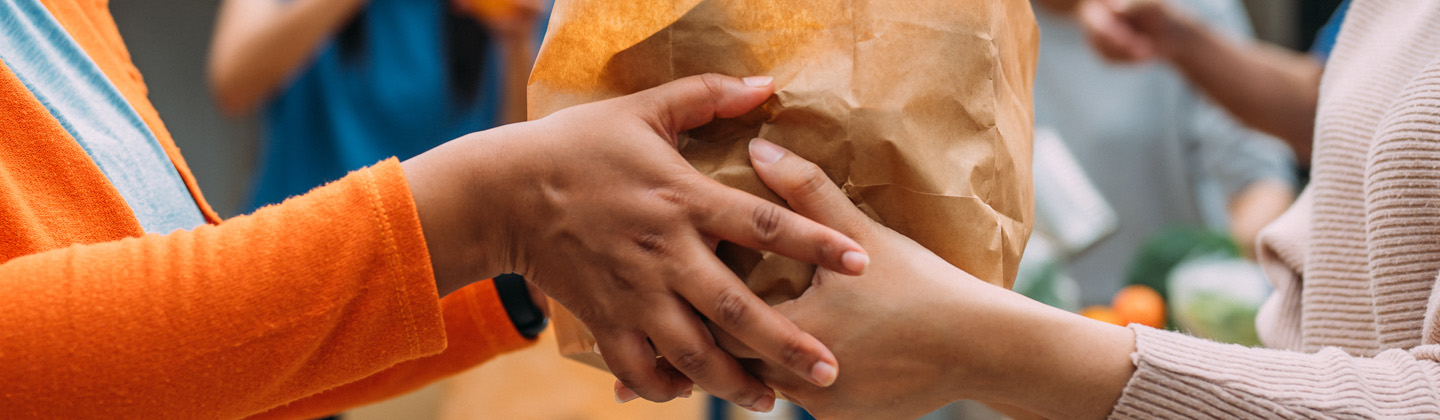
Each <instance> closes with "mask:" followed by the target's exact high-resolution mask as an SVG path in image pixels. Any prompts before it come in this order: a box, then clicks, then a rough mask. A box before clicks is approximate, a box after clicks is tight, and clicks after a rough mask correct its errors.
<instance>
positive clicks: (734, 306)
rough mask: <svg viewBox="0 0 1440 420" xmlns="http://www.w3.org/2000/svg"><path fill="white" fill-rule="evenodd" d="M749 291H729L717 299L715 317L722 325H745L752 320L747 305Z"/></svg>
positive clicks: (721, 293) (722, 293)
mask: <svg viewBox="0 0 1440 420" xmlns="http://www.w3.org/2000/svg"><path fill="white" fill-rule="evenodd" d="M749 293H750V292H749V290H748V289H746V291H744V292H741V291H739V290H737V289H733V288H732V289H727V290H725V291H723V292H720V295H719V296H717V297H716V298H715V317H716V319H715V320H716V321H718V322H719V323H720V325H729V326H738V325H744V324H745V322H746V321H748V320H749V318H750V307H749V306H748V305H746V302H747V299H746V295H747V294H749Z"/></svg>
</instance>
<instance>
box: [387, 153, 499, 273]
mask: <svg viewBox="0 0 1440 420" xmlns="http://www.w3.org/2000/svg"><path fill="white" fill-rule="evenodd" d="M509 137H511V136H510V135H508V134H507V133H504V132H501V130H500V129H495V130H488V131H483V132H478V133H472V134H469V135H466V136H464V137H461V138H458V139H455V140H452V141H450V142H447V143H445V144H442V145H440V146H439V147H436V148H434V149H431V150H430V151H427V152H425V153H423V154H421V155H419V156H416V157H414V158H411V159H409V160H406V161H405V162H404V163H402V167H403V168H404V170H405V176H406V179H407V181H409V183H410V189H411V194H412V196H413V198H414V200H415V207H416V210H417V212H418V213H419V216H420V224H421V227H422V229H423V230H424V233H425V244H426V247H427V249H428V251H429V254H430V263H431V267H432V269H433V272H434V274H435V282H436V287H437V289H438V290H439V292H440V295H441V296H442V297H443V296H445V295H446V294H448V293H450V292H453V291H455V290H458V289H460V288H461V287H464V286H466V285H468V284H470V283H473V282H475V281H480V280H484V279H487V278H491V277H495V276H497V275H500V274H503V273H509V272H514V271H516V270H515V267H516V264H515V255H516V254H517V252H515V251H514V249H515V245H516V241H515V238H517V237H518V236H519V235H518V234H517V233H515V232H513V230H514V229H515V226H514V225H515V224H514V223H513V220H514V216H513V215H514V214H516V213H515V212H514V210H515V207H516V206H515V205H514V203H515V202H517V201H518V200H520V199H521V197H517V196H516V193H517V192H520V191H523V190H521V189H520V188H519V187H520V186H522V185H523V181H521V180H519V179H516V178H517V176H523V175H522V174H520V172H522V168H523V167H524V165H523V164H521V162H520V161H519V159H516V158H515V156H516V155H517V153H515V152H513V151H511V150H509V149H511V148H512V147H511V145H510V143H514V141H511V140H510V139H509ZM520 179H523V178H520Z"/></svg>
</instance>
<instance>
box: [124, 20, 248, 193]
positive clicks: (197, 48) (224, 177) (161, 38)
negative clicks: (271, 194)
mask: <svg viewBox="0 0 1440 420" xmlns="http://www.w3.org/2000/svg"><path fill="white" fill-rule="evenodd" d="M218 6H219V2H218V1H187V0H115V1H111V2H110V13H111V14H113V15H114V16H115V23H116V24H117V25H118V26H119V27H120V34H121V36H123V37H124V38H125V45H126V46H128V47H129V49H130V57H131V59H132V60H133V61H134V62H135V65H136V66H137V67H139V68H140V72H141V73H142V74H144V75H145V83H146V85H148V87H149V88H150V101H151V102H152V103H154V104H155V108H156V109H158V110H159V111H160V118H162V119H164V120H165V126H166V127H168V128H169V129H170V132H171V134H173V135H174V137H175V143H176V144H178V145H179V146H180V149H181V150H182V151H183V152H184V155H185V161H186V163H188V164H189V165H190V169H191V170H192V171H194V172H195V178H196V180H197V181H199V183H200V188H201V189H202V190H203V191H204V192H205V198H206V199H207V200H209V201H210V204H211V205H212V206H214V207H215V210H216V211H218V212H220V215H221V216H225V217H229V216H233V215H235V212H236V210H237V209H238V208H239V206H240V199H241V198H242V197H243V195H244V194H245V191H246V188H248V185H249V180H250V172H251V170H252V165H254V160H255V149H256V145H257V142H256V124H255V123H254V122H253V121H232V120H227V119H226V118H225V117H222V116H221V115H220V112H219V111H218V110H217V109H216V107H215V104H214V103H213V102H212V101H211V100H210V93H209V91H208V90H207V88H206V87H205V55H206V51H207V50H208V49H209V44H210V30H211V28H212V27H213V26H214V23H215V10H216V8H217V7H218Z"/></svg>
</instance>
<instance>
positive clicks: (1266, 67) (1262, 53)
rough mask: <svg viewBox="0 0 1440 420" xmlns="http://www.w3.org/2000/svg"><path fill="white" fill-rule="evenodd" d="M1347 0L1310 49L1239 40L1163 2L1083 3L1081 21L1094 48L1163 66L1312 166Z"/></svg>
mask: <svg viewBox="0 0 1440 420" xmlns="http://www.w3.org/2000/svg"><path fill="white" fill-rule="evenodd" d="M1349 8H1350V1H1349V0H1346V1H1345V2H1342V3H1341V4H1340V6H1339V8H1338V9H1336V11H1335V13H1334V14H1333V15H1332V16H1331V18H1330V20H1329V22H1328V23H1326V24H1325V26H1324V27H1323V28H1321V30H1320V33H1319V34H1318V35H1317V36H1316V40H1315V44H1314V46H1313V47H1312V48H1311V50H1310V53H1309V54H1303V53H1298V52H1293V51H1290V50H1287V49H1284V48H1280V47H1277V46H1274V45H1269V44H1266V43H1262V42H1253V41H1250V40H1249V39H1247V38H1236V37H1234V36H1232V35H1230V34H1228V33H1227V31H1225V30H1224V29H1223V28H1215V27H1212V25H1211V23H1210V22H1208V21H1207V20H1206V19H1204V18H1201V17H1198V16H1195V15H1192V14H1191V13H1188V12H1186V11H1185V10H1182V9H1181V8H1178V7H1176V5H1175V4H1172V3H1171V2H1169V1H1164V0H1138V1H1128V2H1122V1H1112V0H1084V1H1082V2H1080V4H1079V5H1078V6H1077V7H1076V14H1077V16H1079V21H1080V22H1081V24H1082V25H1083V27H1084V28H1085V34H1086V36H1087V38H1088V39H1089V40H1090V43H1091V44H1092V45H1093V46H1094V47H1095V49H1096V50H1097V51H1098V52H1099V53H1100V54H1102V55H1103V56H1105V57H1106V58H1107V59H1109V60H1112V61H1115V62H1122V63H1154V62H1159V63H1166V64H1169V65H1170V66H1171V67H1173V68H1175V69H1176V70H1178V71H1179V72H1180V74H1182V75H1183V76H1185V78H1186V79H1187V80H1189V81H1190V82H1191V83H1192V84H1194V85H1195V86H1197V87H1198V88H1200V89H1201V90H1202V91H1204V92H1205V94H1206V95H1207V96H1208V97H1210V98H1211V99H1213V100H1215V102H1216V103H1218V104H1220V105H1221V106H1223V107H1225V109H1226V110H1227V111H1229V112H1230V114H1232V115H1234V116H1235V117H1236V118H1239V119H1240V120H1241V121H1243V122H1245V123H1246V124H1248V125H1250V126H1251V127H1255V128H1256V129H1259V130H1261V131H1264V132H1266V133H1270V134H1272V135H1274V136H1275V137H1278V138H1280V139H1282V140H1284V141H1285V142H1286V143H1288V144H1289V145H1290V147H1291V148H1293V149H1294V150H1295V154H1296V155H1297V157H1299V159H1300V162H1301V164H1302V165H1304V166H1307V167H1308V166H1309V164H1310V155H1311V150H1312V147H1313V145H1312V137H1313V135H1314V130H1315V113H1316V109H1315V107H1316V103H1317V100H1318V98H1319V95H1320V76H1321V73H1322V70H1323V67H1324V63H1325V61H1326V60H1328V59H1329V56H1330V50H1331V49H1332V48H1334V46H1335V40H1336V38H1337V37H1338V36H1339V33H1340V27H1341V24H1342V23H1343V22H1344V20H1345V15H1346V11H1347V10H1349Z"/></svg>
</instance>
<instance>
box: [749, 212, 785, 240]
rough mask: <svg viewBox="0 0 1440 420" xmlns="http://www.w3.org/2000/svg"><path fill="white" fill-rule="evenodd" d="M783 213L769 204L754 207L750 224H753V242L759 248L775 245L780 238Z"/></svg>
mask: <svg viewBox="0 0 1440 420" xmlns="http://www.w3.org/2000/svg"><path fill="white" fill-rule="evenodd" d="M783 217H784V213H781V212H780V207H779V206H776V205H774V204H770V203H764V204H761V205H759V206H756V207H755V210H754V212H752V214H751V218H752V219H753V220H752V222H753V223H754V224H755V241H756V242H758V243H759V244H760V245H761V246H766V245H770V244H773V243H775V241H776V240H778V239H779V238H780V225H781V219H782V218H783Z"/></svg>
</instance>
